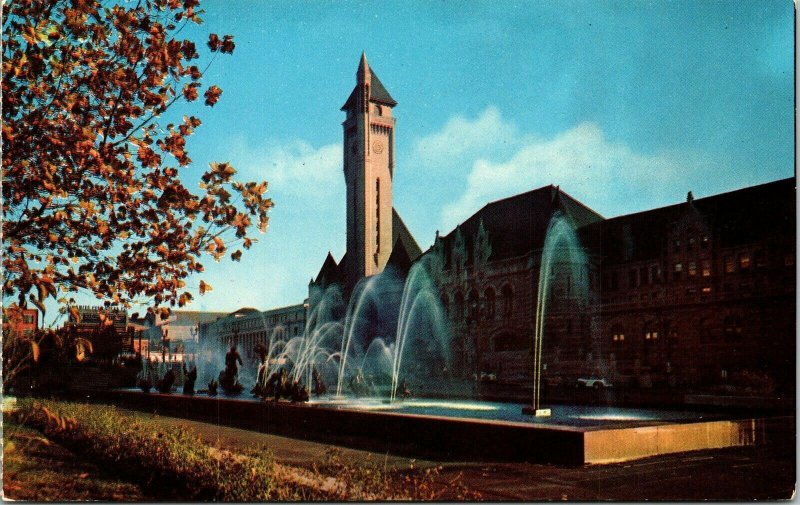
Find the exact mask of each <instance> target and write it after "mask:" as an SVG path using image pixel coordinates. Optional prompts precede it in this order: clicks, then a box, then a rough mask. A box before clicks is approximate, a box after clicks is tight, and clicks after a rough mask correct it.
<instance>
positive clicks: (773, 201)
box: [587, 178, 796, 264]
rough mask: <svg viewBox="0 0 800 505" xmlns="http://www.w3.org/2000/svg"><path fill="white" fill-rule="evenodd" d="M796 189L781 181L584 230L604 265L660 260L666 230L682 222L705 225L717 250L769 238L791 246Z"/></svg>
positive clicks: (619, 219)
mask: <svg viewBox="0 0 800 505" xmlns="http://www.w3.org/2000/svg"><path fill="white" fill-rule="evenodd" d="M795 189H796V185H795V180H794V178H789V179H783V180H779V181H774V182H770V183H766V184H761V185H758V186H752V187H749V188H743V189H739V190H736V191H730V192H728V193H721V194H718V195H713V196H709V197H705V198H698V199H696V200H691V201H686V202H683V203H679V204H676V205H670V206H667V207H661V208H658V209H651V210H647V211H644V212H637V213H634V214H628V215H624V216H619V217H615V218H612V219H608V220H605V221H603V222H602V223H597V224H594V225H590V226H589V227H587V229H589V230H590V231H591V232H594V233H595V234H597V235H599V239H600V240H599V244H600V251H599V252H600V253H601V255H602V257H603V261H604V263H606V264H614V263H618V262H625V261H638V260H646V259H655V258H659V257H660V256H661V255H662V253H663V252H665V248H666V247H668V246H669V244H668V238H667V237H668V234H669V232H670V226H671V225H672V224H673V223H677V222H679V221H681V220H685V219H690V220H693V221H697V222H700V223H705V225H706V226H707V227H708V229H709V230H713V235H712V237H710V238H711V239H712V240H715V241H718V245H719V246H720V247H733V246H737V245H744V244H750V243H754V242H758V241H760V240H763V239H765V238H768V237H772V238H778V239H790V240H794V239H793V237H794V234H795V221H796V205H795Z"/></svg>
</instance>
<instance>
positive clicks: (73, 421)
mask: <svg viewBox="0 0 800 505" xmlns="http://www.w3.org/2000/svg"><path fill="white" fill-rule="evenodd" d="M13 416H14V418H15V420H16V421H17V422H20V423H23V424H26V425H28V426H31V427H33V428H36V429H38V430H40V431H42V432H43V433H44V434H45V435H47V436H48V437H49V438H52V439H54V440H55V441H57V442H59V443H61V444H62V445H64V446H66V447H67V448H69V449H71V450H73V451H74V452H76V453H78V454H80V455H82V456H85V457H87V458H89V459H91V460H92V461H94V462H96V463H98V464H105V465H108V466H109V467H110V468H111V469H113V470H115V471H117V472H118V473H119V474H121V475H125V476H126V478H127V480H131V481H133V482H137V483H139V484H140V485H142V486H143V488H144V489H146V490H147V491H148V492H150V493H152V494H155V495H158V496H161V497H164V498H167V499H173V500H188V501H211V500H214V501H237V502H253V501H267V500H279V501H288V500H302V501H312V500H313V501H319V500H327V501H345V500H358V501H374V500H409V499H411V500H416V501H421V500H444V499H450V500H454V499H455V500H465V499H467V500H476V499H479V498H480V495H479V494H477V493H473V492H471V491H469V490H468V489H467V488H466V487H465V486H464V485H463V484H462V482H461V478H460V475H459V476H457V477H456V478H455V479H452V480H450V481H445V482H439V481H440V480H441V478H440V476H439V472H440V470H441V468H440V467H435V468H426V469H415V468H414V467H413V465H411V467H410V468H409V469H408V470H407V471H403V472H398V471H394V470H393V471H388V472H387V471H386V469H385V468H383V467H382V466H379V465H378V464H376V463H370V462H367V463H363V464H359V465H352V464H347V463H345V462H344V461H343V459H342V456H341V450H339V449H337V448H331V449H330V450H329V451H328V454H327V456H326V458H325V461H323V462H322V463H321V464H320V465H319V466H318V467H315V468H314V470H312V471H308V470H303V469H300V468H294V467H289V466H284V465H280V464H276V463H274V462H273V460H272V457H271V455H270V453H269V450H268V448H260V449H259V450H247V451H245V453H244V454H237V453H231V452H229V451H225V450H220V449H217V448H214V447H211V446H209V445H208V444H206V443H205V442H203V441H202V440H201V439H200V438H199V437H198V436H196V435H194V434H192V433H191V432H189V431H187V430H185V429H183V428H179V427H173V428H164V427H163V426H162V425H160V424H159V425H158V429H154V428H153V426H154V424H153V423H151V422H148V416H147V415H144V414H136V413H129V412H124V411H120V410H118V409H117V408H115V407H112V406H104V405H87V404H79V403H67V402H56V401H35V400H31V399H25V400H19V401H18V408H17V410H16V411H14V413H13Z"/></svg>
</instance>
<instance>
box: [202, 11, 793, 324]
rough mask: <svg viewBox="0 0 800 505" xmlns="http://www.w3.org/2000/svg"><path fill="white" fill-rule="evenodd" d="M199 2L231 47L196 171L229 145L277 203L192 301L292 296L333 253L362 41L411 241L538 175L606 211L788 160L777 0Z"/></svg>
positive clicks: (207, 27) (224, 155) (237, 162)
mask: <svg viewBox="0 0 800 505" xmlns="http://www.w3.org/2000/svg"><path fill="white" fill-rule="evenodd" d="M203 7H204V8H205V10H206V14H205V24H204V25H202V26H201V27H200V30H199V31H198V32H197V33H198V34H205V33H207V32H208V31H214V32H216V33H230V34H233V35H234V40H235V42H236V51H235V52H234V54H233V55H232V56H229V57H220V58H217V60H216V61H215V62H214V64H213V66H212V67H211V69H210V70H209V72H208V75H207V78H206V81H205V82H206V83H208V84H210V83H215V84H218V85H219V86H220V87H221V88H222V89H223V90H224V92H223V95H222V97H221V99H220V101H219V103H218V104H217V105H216V106H215V107H214V108H213V109H210V108H202V109H201V110H199V111H197V112H198V113H199V115H200V117H201V118H202V120H203V125H202V126H201V127H200V128H199V129H198V130H197V133H196V134H195V135H194V136H193V137H192V139H191V140H190V142H189V144H188V149H189V153H190V155H191V157H192V159H193V160H194V162H195V167H194V168H192V169H190V172H191V171H194V172H196V173H200V172H201V171H202V170H203V168H204V167H205V166H206V165H207V163H208V162H210V161H231V162H232V163H233V164H234V166H235V167H236V168H237V169H238V170H239V173H240V178H241V179H243V180H264V179H266V180H268V181H269V182H270V189H269V191H270V195H271V197H272V198H273V199H274V200H275V203H276V206H275V209H274V211H273V212H272V213H271V223H270V229H269V231H268V232H267V234H265V235H262V236H260V237H259V242H258V243H257V244H256V245H255V246H254V247H253V248H252V249H251V250H250V251H247V252H246V253H245V255H244V256H243V258H242V261H241V262H240V263H232V262H230V261H224V262H220V263H219V264H215V263H214V262H213V260H211V259H209V260H207V261H206V262H205V264H206V267H207V275H206V276H205V277H204V280H206V281H207V282H209V283H210V284H212V285H213V286H214V291H212V292H211V293H208V294H206V295H205V296H202V297H201V296H196V300H195V302H194V303H193V304H192V306H191V308H192V309H194V310H235V309H236V308H238V307H241V306H254V307H257V308H260V309H267V308H271V307H276V306H282V305H287V304H292V303H299V302H302V300H303V298H304V297H305V296H306V294H307V284H308V281H309V279H310V278H311V277H312V276H316V274H317V272H318V269H319V268H320V266H321V265H322V261H323V260H324V258H325V255H326V254H327V252H328V251H329V250H330V251H331V252H332V253H333V254H334V256H335V257H336V259H337V260H338V259H339V258H341V256H342V255H343V254H344V252H345V207H344V205H345V204H344V177H343V174H342V167H341V136H342V132H341V122H342V120H343V113H342V112H340V111H339V108H340V107H341V105H342V104H343V103H344V101H345V99H346V98H347V96H348V94H349V93H350V91H351V89H352V88H353V86H354V82H355V71H356V68H357V65H358V59H359V57H360V54H361V51H362V50H363V51H366V54H367V57H368V59H369V62H370V65H371V67H372V69H373V71H374V72H376V73H377V74H378V76H379V77H380V79H381V81H382V82H383V83H384V85H385V86H386V87H387V89H388V90H389V91H390V93H391V94H392V96H393V97H394V98H395V100H397V102H398V106H397V107H396V108H395V117H396V118H397V129H396V143H397V166H396V169H395V180H394V202H395V208H397V210H398V211H399V212H400V214H401V216H402V217H403V218H404V220H405V222H406V224H407V225H408V227H409V229H410V230H411V232H412V233H413V234H414V236H415V237H416V239H417V241H418V242H419V244H420V246H421V247H422V248H423V249H425V248H427V247H428V246H429V245H430V244H431V243H432V241H433V238H434V234H435V231H436V230H437V229H438V230H440V231H441V232H442V233H447V232H449V231H450V230H452V229H453V228H454V227H455V225H456V224H458V223H459V222H461V221H463V220H464V219H466V218H467V217H469V216H470V215H471V214H472V213H474V212H475V211H477V210H478V209H480V207H481V206H483V205H484V204H485V203H487V202H489V201H491V200H495V199H498V198H503V197H506V196H510V195H513V194H516V193H520V192H523V191H526V190H529V189H533V188H536V187H540V186H543V185H546V184H551V183H552V184H556V185H560V186H561V188H562V189H563V190H564V191H566V192H567V193H569V194H571V195H572V196H574V197H576V198H578V199H579V200H581V201H583V202H584V203H586V204H587V205H589V206H590V207H592V208H593V209H595V210H596V211H598V212H600V213H601V214H603V215H605V216H608V217H611V216H617V215H621V214H626V213H630V212H635V211H639V210H644V209H648V208H653V207H658V206H662V205H668V204H671V203H675V202H679V201H681V200H683V199H685V197H686V192H687V191H689V190H691V191H693V192H694V195H695V196H696V197H702V196H707V195H711V194H715V193H719V192H724V191H728V190H732V189H736V188H740V187H743V186H747V185H752V184H757V183H761V182H767V181H771V180H776V179H780V178H785V177H790V176H792V175H793V173H794V112H793V107H794V97H793V90H794V81H793V69H794V55H793V36H794V34H793V4H792V3H791V2H789V1H782V2H779V1H766V2H761V1H749V2H733V1H726V2H720V1H703V2H699V1H658V2H648V1H636V2H634V1H625V2H615V1H605V2H600V1H592V2H590V1H574V2H573V1H561V0H554V1H549V2H533V1H518V2H515V1H500V2H494V1H471V2H443V1H424V2H423V1H413V0H412V1H382V2H361V1H358V2H356V1H338V2H320V1H297V2H288V1H273V0H271V1H266V2H261V1H237V2H224V1H221V0H215V1H210V2H206V3H204V6H203ZM199 37H200V39H201V40H205V37H206V35H199ZM200 107H201V106H200ZM192 177H194V176H193V175H192V174H191V173H189V174H187V175H186V178H187V179H186V180H187V181H189V180H193V179H192ZM193 280H194V282H193V283H192V282H190V283H189V284H190V286H191V285H194V286H196V284H197V283H198V282H199V279H193Z"/></svg>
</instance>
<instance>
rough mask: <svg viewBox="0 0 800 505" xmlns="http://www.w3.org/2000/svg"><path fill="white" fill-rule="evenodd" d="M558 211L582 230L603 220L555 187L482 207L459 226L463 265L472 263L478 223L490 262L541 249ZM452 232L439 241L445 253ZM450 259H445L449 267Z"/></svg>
mask: <svg viewBox="0 0 800 505" xmlns="http://www.w3.org/2000/svg"><path fill="white" fill-rule="evenodd" d="M558 210H560V211H561V212H563V213H564V214H565V215H566V216H567V217H569V218H570V219H571V220H572V222H573V223H574V225H575V227H576V228H578V227H581V226H585V225H588V224H591V223H594V222H598V221H600V220H602V219H603V216H601V215H600V214H598V213H597V212H595V211H593V210H592V209H590V208H588V207H586V206H585V205H583V204H582V203H580V202H578V201H577V200H575V199H574V198H572V197H571V196H569V195H568V194H566V193H564V192H563V191H561V190H560V189H559V188H558V187H556V186H553V185H549V186H544V187H542V188H538V189H534V190H532V191H528V192H526V193H521V194H519V195H515V196H512V197H509V198H504V199H502V200H497V201H494V202H491V203H488V204H486V205H485V206H484V207H483V208H482V209H481V210H479V211H478V212H476V213H475V214H473V215H472V216H470V217H469V219H467V220H466V221H464V222H463V223H461V224H460V225H459V226H458V227H457V229H460V230H461V234H462V237H463V238H464V243H465V248H466V253H467V262H468V263H470V262H472V256H473V252H474V242H475V237H476V235H477V233H478V227H479V226H480V222H481V221H483V226H484V229H485V230H486V232H487V233H488V236H489V243H490V245H491V250H492V255H491V256H490V259H491V260H492V261H496V260H502V259H506V258H513V257H517V256H522V255H524V254H527V253H529V252H530V251H533V250H536V249H540V248H541V247H542V246H543V245H544V238H545V235H546V233H547V226H548V225H549V223H550V218H551V217H552V215H553V213H555V212H556V211H558ZM455 232H456V230H453V231H451V232H450V233H449V234H447V235H446V236H444V237H441V240H442V241H443V245H444V246H445V250H446V251H450V250H452V247H453V242H454V240H455ZM449 258H450V255H449V254H447V255H445V264H446V265H448V264H449Z"/></svg>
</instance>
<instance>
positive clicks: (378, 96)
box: [341, 69, 397, 110]
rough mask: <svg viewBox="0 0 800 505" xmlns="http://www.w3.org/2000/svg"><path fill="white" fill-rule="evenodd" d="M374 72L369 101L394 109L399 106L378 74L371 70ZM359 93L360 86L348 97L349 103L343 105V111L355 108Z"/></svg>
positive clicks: (356, 86)
mask: <svg viewBox="0 0 800 505" xmlns="http://www.w3.org/2000/svg"><path fill="white" fill-rule="evenodd" d="M370 71H371V72H372V90H371V91H370V93H369V99H370V101H372V102H377V103H382V104H384V105H388V106H389V107H394V106H395V105H397V102H396V101H395V99H394V98H392V95H390V94H389V92H388V91H387V90H386V86H384V85H383V83H382V82H381V80H380V79H379V78H378V74H376V73H375V71H374V70H372V69H370ZM357 93H358V84H356V85H355V87H354V88H353V91H351V92H350V96H349V97H347V101H346V102H345V103H344V105H342V108H341V110H347V109H349V108H351V107H353V106H354V105H355V103H356V97H357V96H358V95H357Z"/></svg>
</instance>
